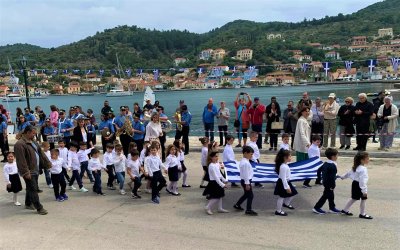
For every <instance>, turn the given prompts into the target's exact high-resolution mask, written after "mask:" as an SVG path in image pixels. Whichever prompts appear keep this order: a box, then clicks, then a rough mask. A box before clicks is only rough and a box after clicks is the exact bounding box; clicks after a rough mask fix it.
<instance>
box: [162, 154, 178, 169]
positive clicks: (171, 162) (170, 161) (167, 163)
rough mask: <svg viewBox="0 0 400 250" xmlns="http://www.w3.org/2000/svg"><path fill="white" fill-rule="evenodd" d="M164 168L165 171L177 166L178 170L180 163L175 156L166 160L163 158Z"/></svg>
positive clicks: (170, 156)
mask: <svg viewBox="0 0 400 250" xmlns="http://www.w3.org/2000/svg"><path fill="white" fill-rule="evenodd" d="M164 166H165V167H166V168H167V169H168V168H173V167H175V166H178V169H182V166H181V162H180V161H179V158H178V157H176V156H175V155H168V156H167V158H165V162H164Z"/></svg>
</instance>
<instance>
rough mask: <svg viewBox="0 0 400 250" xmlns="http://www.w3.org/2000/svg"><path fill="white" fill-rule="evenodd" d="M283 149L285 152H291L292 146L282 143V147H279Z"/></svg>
mask: <svg viewBox="0 0 400 250" xmlns="http://www.w3.org/2000/svg"><path fill="white" fill-rule="evenodd" d="M281 149H283V150H289V151H290V146H289V144H287V143H283V142H282V143H281V144H280V145H279V150H281Z"/></svg>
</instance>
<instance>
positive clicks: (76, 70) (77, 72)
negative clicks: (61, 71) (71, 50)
mask: <svg viewBox="0 0 400 250" xmlns="http://www.w3.org/2000/svg"><path fill="white" fill-rule="evenodd" d="M79 71H80V70H79V69H74V70H72V72H74V74H79Z"/></svg>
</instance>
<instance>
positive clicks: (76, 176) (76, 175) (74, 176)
mask: <svg viewBox="0 0 400 250" xmlns="http://www.w3.org/2000/svg"><path fill="white" fill-rule="evenodd" d="M75 179H76V182H78V185H79V188H82V187H83V184H82V179H81V176H80V175H79V171H78V170H72V177H71V180H70V181H69V183H68V185H69V186H72V185H73V184H74V182H75Z"/></svg>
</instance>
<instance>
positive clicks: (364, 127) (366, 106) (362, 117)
mask: <svg viewBox="0 0 400 250" xmlns="http://www.w3.org/2000/svg"><path fill="white" fill-rule="evenodd" d="M358 99H359V102H357V103H356V106H355V108H354V122H355V124H356V133H357V147H355V148H354V150H359V151H365V150H366V148H367V141H368V137H369V122H370V119H371V115H372V114H373V113H374V105H372V103H371V102H369V101H367V95H366V94H365V93H361V94H359V95H358Z"/></svg>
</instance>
